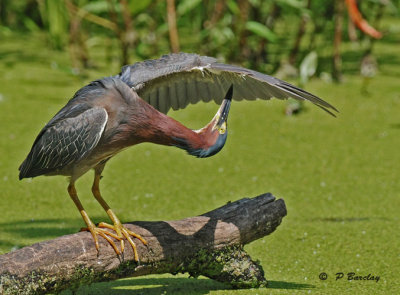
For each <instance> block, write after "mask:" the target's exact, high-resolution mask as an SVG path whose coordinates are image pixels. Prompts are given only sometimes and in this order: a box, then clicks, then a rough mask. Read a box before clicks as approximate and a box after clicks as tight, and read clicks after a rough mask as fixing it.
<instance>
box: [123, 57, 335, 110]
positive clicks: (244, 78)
mask: <svg viewBox="0 0 400 295" xmlns="http://www.w3.org/2000/svg"><path fill="white" fill-rule="evenodd" d="M117 77H119V78H120V79H122V80H123V81H124V82H125V83H127V84H128V85H129V86H130V87H132V88H133V89H134V90H135V91H136V92H137V93H138V94H139V96H140V97H142V98H143V99H144V100H146V101H147V102H148V103H150V104H151V105H152V106H154V107H155V108H157V109H158V110H159V111H161V112H163V113H167V112H168V110H169V109H170V108H172V109H174V110H178V109H182V108H185V107H186V106H187V105H188V104H190V103H192V104H194V103H197V102H199V101H204V102H208V101H210V100H212V99H213V100H214V101H215V102H216V103H218V104H220V103H221V102H222V99H223V97H224V95H225V93H226V91H227V89H228V88H229V87H230V85H232V84H233V85H234V92H233V93H234V94H233V99H235V100H242V99H246V100H255V99H257V98H260V99H270V98H271V97H276V98H279V99H287V98H288V97H292V98H295V99H298V100H309V101H311V102H312V103H314V104H315V105H317V106H319V107H321V108H322V109H324V110H325V111H327V112H328V113H330V114H331V115H333V113H332V112H331V111H330V110H334V111H337V110H336V108H335V107H333V106H332V105H330V104H329V103H327V102H325V101H324V100H322V99H321V98H319V97H317V96H315V95H313V94H311V93H309V92H307V91H305V90H302V89H300V88H298V87H296V86H293V85H291V84H289V83H287V82H285V81H282V80H279V79H277V78H274V77H271V76H268V75H265V74H262V73H259V72H256V71H252V70H249V69H245V68H242V67H238V66H233V65H228V64H222V63H218V62H217V61H216V59H215V58H212V57H207V56H199V55H196V54H188V53H179V54H170V55H165V56H163V57H161V58H160V59H155V60H147V61H144V62H139V63H136V64H134V65H131V66H125V67H123V68H122V71H121V73H120V74H119V75H118V76H117Z"/></svg>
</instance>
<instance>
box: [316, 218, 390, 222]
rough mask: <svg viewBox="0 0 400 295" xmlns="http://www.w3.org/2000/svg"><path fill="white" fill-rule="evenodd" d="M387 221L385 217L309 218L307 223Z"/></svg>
mask: <svg viewBox="0 0 400 295" xmlns="http://www.w3.org/2000/svg"><path fill="white" fill-rule="evenodd" d="M377 219H379V220H389V218H386V217H316V218H311V219H309V221H312V222H314V221H320V222H321V221H322V222H362V221H371V220H377Z"/></svg>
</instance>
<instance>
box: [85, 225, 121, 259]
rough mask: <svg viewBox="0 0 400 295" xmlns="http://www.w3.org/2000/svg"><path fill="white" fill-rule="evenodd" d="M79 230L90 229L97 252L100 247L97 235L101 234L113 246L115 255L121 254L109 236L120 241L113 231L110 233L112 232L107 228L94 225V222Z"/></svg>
mask: <svg viewBox="0 0 400 295" xmlns="http://www.w3.org/2000/svg"><path fill="white" fill-rule="evenodd" d="M81 231H90V233H91V234H92V236H93V239H94V243H95V245H96V249H97V252H98V251H99V249H100V246H99V237H98V236H101V237H103V238H104V239H106V240H107V242H108V243H109V244H110V245H111V246H112V247H113V248H114V251H115V253H117V255H120V254H121V252H120V251H119V250H118V247H117V245H115V243H114V241H113V240H112V239H111V238H110V237H112V238H114V239H116V240H118V241H121V240H122V239H121V238H120V237H119V236H118V235H116V234H114V233H112V232H110V231H108V230H106V229H104V228H102V227H100V226H98V227H96V226H95V225H94V224H91V225H89V226H88V227H85V228H81Z"/></svg>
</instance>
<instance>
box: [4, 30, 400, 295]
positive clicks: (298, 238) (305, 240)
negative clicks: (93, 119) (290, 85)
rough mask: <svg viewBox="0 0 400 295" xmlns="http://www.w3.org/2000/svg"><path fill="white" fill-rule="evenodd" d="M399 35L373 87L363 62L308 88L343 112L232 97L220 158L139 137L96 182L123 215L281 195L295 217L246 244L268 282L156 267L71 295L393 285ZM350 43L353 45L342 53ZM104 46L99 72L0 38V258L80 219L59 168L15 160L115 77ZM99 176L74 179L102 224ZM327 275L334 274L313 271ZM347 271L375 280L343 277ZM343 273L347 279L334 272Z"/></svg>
mask: <svg viewBox="0 0 400 295" xmlns="http://www.w3.org/2000/svg"><path fill="white" fill-rule="evenodd" d="M399 41H400V39H398V40H387V41H385V40H382V41H380V42H378V43H376V47H375V51H376V52H377V58H378V61H379V64H380V68H379V73H378V75H377V76H376V77H375V78H373V79H372V80H371V81H370V84H369V85H368V91H369V93H368V94H363V93H362V92H361V85H362V78H361V77H359V76H358V74H357V72H354V74H347V75H345V77H344V83H342V84H333V83H329V82H324V81H322V80H320V79H314V80H312V81H311V82H310V83H309V84H307V86H306V88H307V90H309V91H311V92H313V93H315V94H317V95H318V96H320V97H322V98H324V99H326V100H327V101H329V102H330V103H332V104H333V105H335V106H336V107H337V108H338V109H339V110H340V114H339V115H338V117H337V118H332V117H330V116H329V115H327V114H326V113H324V112H322V111H321V110H320V109H318V108H316V107H314V106H312V105H311V104H305V107H306V110H305V112H303V113H301V114H300V115H299V116H292V117H287V116H285V115H284V109H285V106H286V104H285V103H284V102H282V101H277V100H273V101H269V102H265V101H255V102H234V103H233V104H232V107H231V113H230V116H229V136H228V141H227V144H226V145H225V147H224V149H223V150H222V151H221V152H220V153H219V154H217V155H216V156H214V157H211V158H207V159H196V158H194V157H190V156H188V155H186V154H185V152H183V151H182V150H178V149H174V148H171V147H161V146H156V145H151V144H142V145H138V146H135V147H133V148H130V149H128V150H126V151H124V152H123V153H121V154H119V155H117V156H116V157H115V158H114V159H112V160H111V161H110V162H109V164H107V167H106V169H105V171H104V179H103V180H102V184H101V185H102V192H103V195H104V197H105V199H106V200H107V201H108V202H109V204H110V205H111V207H112V208H113V209H114V211H115V212H116V214H117V215H118V216H119V217H120V218H121V220H122V221H132V220H171V219H181V218H184V217H188V216H194V215H198V214H202V213H204V212H206V211H209V210H212V209H214V208H216V207H219V206H221V205H223V204H225V203H226V202H228V201H233V200H237V199H240V198H243V197H253V196H256V195H259V194H261V193H264V192H271V193H273V194H274V195H275V196H276V197H278V198H284V200H285V202H286V205H287V210H288V215H287V217H285V218H284V219H283V222H282V224H281V225H280V226H279V227H278V229H277V230H276V232H274V233H273V234H272V235H271V236H268V237H265V238H263V239H260V240H258V241H255V242H253V243H252V244H250V245H248V246H246V250H247V251H248V252H249V253H250V254H251V255H252V257H253V259H259V260H260V262H261V264H262V266H263V268H264V271H265V273H266V278H267V280H269V287H268V288H266V289H253V290H230V289H229V286H225V285H222V284H219V283H216V282H213V281H211V280H209V279H206V278H203V277H201V278H199V279H193V278H188V277H187V276H186V275H179V276H173V275H162V276H147V277H141V278H135V279H125V280H119V281H116V282H110V283H101V284H95V285H92V286H90V287H82V288H81V289H80V290H78V292H77V294H293V293H297V292H298V293H314V294H385V293H386V294H394V293H396V290H397V291H399V290H400V283H399V278H398V274H399V273H400V250H399V241H400V233H399V208H400V181H399V176H400V172H399V165H400V152H399V150H400V116H399V113H400V85H399V77H400V54H399V52H398V42H399ZM352 50H353V49H352V48H351V46H348V48H347V47H346V49H345V57H346V54H347V55H348V56H350V55H351V51H352ZM96 52H98V53H97V54H98V55H99V59H98V61H97V68H95V69H92V70H90V71H88V72H86V75H85V76H83V75H76V74H74V73H73V72H72V71H71V69H70V67H69V59H68V53H65V52H54V51H52V50H50V49H47V48H46V46H45V40H44V39H43V37H42V36H41V35H38V36H31V35H30V36H21V35H15V34H13V33H10V34H6V35H4V36H2V41H1V45H0V126H1V128H0V138H1V139H0V154H1V156H0V212H1V214H0V254H4V253H6V252H9V251H12V250H14V249H17V248H20V247H23V246H26V245H29V244H32V243H35V242H38V241H43V240H47V239H51V238H55V237H57V236H60V235H65V234H70V233H74V232H76V231H77V230H79V228H80V227H82V226H83V225H84V224H83V221H82V220H81V217H80V215H79V212H78V211H77V210H76V208H75V206H74V204H73V203H72V202H71V200H70V198H69V197H68V194H67V190H66V187H67V181H66V179H65V178H63V177H39V178H35V179H33V180H24V181H19V180H18V166H19V165H20V163H21V162H22V161H23V159H24V157H25V156H26V155H27V153H28V152H29V149H30V147H31V144H32V143H33V141H34V139H35V137H36V135H37V133H38V132H39V130H40V129H41V128H42V127H43V125H44V124H45V123H46V122H47V121H48V120H49V119H50V118H51V117H52V116H53V115H54V114H55V113H56V112H57V111H58V110H59V109H60V108H61V107H62V106H63V105H64V104H65V103H66V102H67V100H68V99H69V98H70V97H72V95H73V94H74V92H75V91H76V90H78V89H79V88H80V87H82V86H84V85H85V84H86V83H88V82H89V81H91V80H93V79H96V78H99V77H102V76H107V75H113V74H116V73H118V71H119V68H118V66H117V64H116V63H109V64H106V63H104V62H103V61H102V60H101V56H102V51H101V48H97V51H96ZM378 53H379V54H378ZM352 64H353V65H354V64H356V62H353V63H352ZM345 67H346V66H345ZM294 82H296V81H294ZM216 110H217V106H216V105H214V104H198V105H195V106H190V107H188V108H187V109H185V110H183V111H180V112H176V113H171V114H170V115H172V116H173V117H174V118H176V119H177V120H179V121H181V122H182V123H184V124H185V125H187V126H189V127H191V128H194V129H197V128H200V127H202V126H203V125H205V124H206V123H207V122H208V121H209V120H210V119H211V118H212V116H213V115H214V113H215V111H216ZM91 181H92V174H91V173H88V175H86V176H84V177H83V178H82V179H80V180H79V181H78V185H77V189H78V193H79V194H80V198H81V200H82V202H83V204H84V206H85V208H86V209H87V211H88V213H89V215H90V216H91V217H92V218H93V219H94V221H95V222H99V221H103V220H107V219H106V217H107V216H106V214H105V213H104V212H103V211H102V209H101V207H100V206H99V205H98V203H97V202H96V201H95V200H94V198H93V197H92V196H91V191H90V187H91ZM323 272H324V273H326V274H327V276H328V277H327V279H326V280H321V279H320V278H319V277H320V274H321V273H323ZM352 272H354V273H355V276H357V277H358V276H361V277H367V276H368V275H370V278H371V276H374V277H375V279H374V280H354V279H353V280H348V276H347V274H348V273H352ZM337 273H343V277H342V278H340V279H338V280H336V277H337V275H336V274H337ZM339 276H340V274H339ZM378 276H379V280H376V277H378ZM322 277H323V276H322ZM65 294H68V292H66V293H65Z"/></svg>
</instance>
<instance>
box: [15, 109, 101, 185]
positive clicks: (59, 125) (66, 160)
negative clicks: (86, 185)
mask: <svg viewBox="0 0 400 295" xmlns="http://www.w3.org/2000/svg"><path fill="white" fill-rule="evenodd" d="M79 111H80V112H79ZM71 114H72V115H74V116H71ZM63 115H64V117H63ZM107 119H108V115H107V112H106V110H105V109H103V108H88V107H87V106H86V105H74V106H73V107H71V108H70V109H68V110H65V109H64V111H63V110H62V111H60V112H59V113H58V114H57V115H56V116H55V117H54V118H53V119H52V120H51V121H50V122H49V123H48V124H47V125H46V126H45V127H44V128H43V130H42V131H41V132H40V134H39V136H38V137H37V138H36V140H35V143H34V144H33V146H32V149H31V151H30V153H29V155H28V157H27V158H26V159H25V161H24V162H23V163H22V165H21V166H20V167H19V170H20V175H19V178H20V179H22V178H25V177H35V176H39V175H43V174H47V173H50V172H53V171H57V170H60V169H62V168H63V167H65V166H67V165H69V164H71V163H74V162H77V161H79V160H80V159H82V158H83V157H84V156H85V155H87V154H88V153H89V152H90V151H91V150H93V148H94V147H95V146H96V145H97V143H98V142H99V140H100V137H101V135H102V133H103V131H104V128H105V126H106V123H107Z"/></svg>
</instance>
